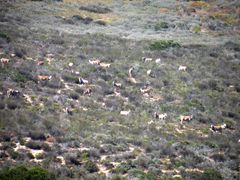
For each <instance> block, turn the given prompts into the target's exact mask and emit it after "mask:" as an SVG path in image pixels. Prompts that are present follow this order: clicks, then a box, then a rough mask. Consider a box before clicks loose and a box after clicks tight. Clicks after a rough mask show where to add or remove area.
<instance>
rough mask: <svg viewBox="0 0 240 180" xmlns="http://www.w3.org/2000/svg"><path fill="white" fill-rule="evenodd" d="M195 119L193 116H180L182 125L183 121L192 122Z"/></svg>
mask: <svg viewBox="0 0 240 180" xmlns="http://www.w3.org/2000/svg"><path fill="white" fill-rule="evenodd" d="M192 118H193V116H192V115H191V116H182V115H181V116H180V121H181V124H182V123H183V121H191V120H192Z"/></svg>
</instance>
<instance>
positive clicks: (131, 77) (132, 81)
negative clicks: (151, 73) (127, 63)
mask: <svg viewBox="0 0 240 180" xmlns="http://www.w3.org/2000/svg"><path fill="white" fill-rule="evenodd" d="M133 69H134V68H133V67H131V68H130V69H129V70H128V76H129V81H130V82H131V83H133V84H137V81H136V79H135V78H134V77H133V76H132V71H133Z"/></svg>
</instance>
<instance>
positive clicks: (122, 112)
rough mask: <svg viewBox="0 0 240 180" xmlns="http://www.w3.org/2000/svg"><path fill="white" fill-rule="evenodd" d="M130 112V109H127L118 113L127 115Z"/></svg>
mask: <svg viewBox="0 0 240 180" xmlns="http://www.w3.org/2000/svg"><path fill="white" fill-rule="evenodd" d="M130 112H131V111H130V110H128V111H121V112H120V114H121V115H124V116H127V115H129V113H130Z"/></svg>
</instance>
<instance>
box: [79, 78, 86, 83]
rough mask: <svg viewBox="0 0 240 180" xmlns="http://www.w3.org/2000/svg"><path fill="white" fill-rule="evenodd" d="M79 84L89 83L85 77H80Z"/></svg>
mask: <svg viewBox="0 0 240 180" xmlns="http://www.w3.org/2000/svg"><path fill="white" fill-rule="evenodd" d="M78 81H79V84H88V80H86V79H83V78H81V77H80V78H78Z"/></svg>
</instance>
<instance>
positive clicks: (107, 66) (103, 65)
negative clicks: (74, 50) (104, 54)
mask: <svg viewBox="0 0 240 180" xmlns="http://www.w3.org/2000/svg"><path fill="white" fill-rule="evenodd" d="M99 65H100V66H101V67H104V68H109V67H110V66H111V64H107V63H100V64H99Z"/></svg>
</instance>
